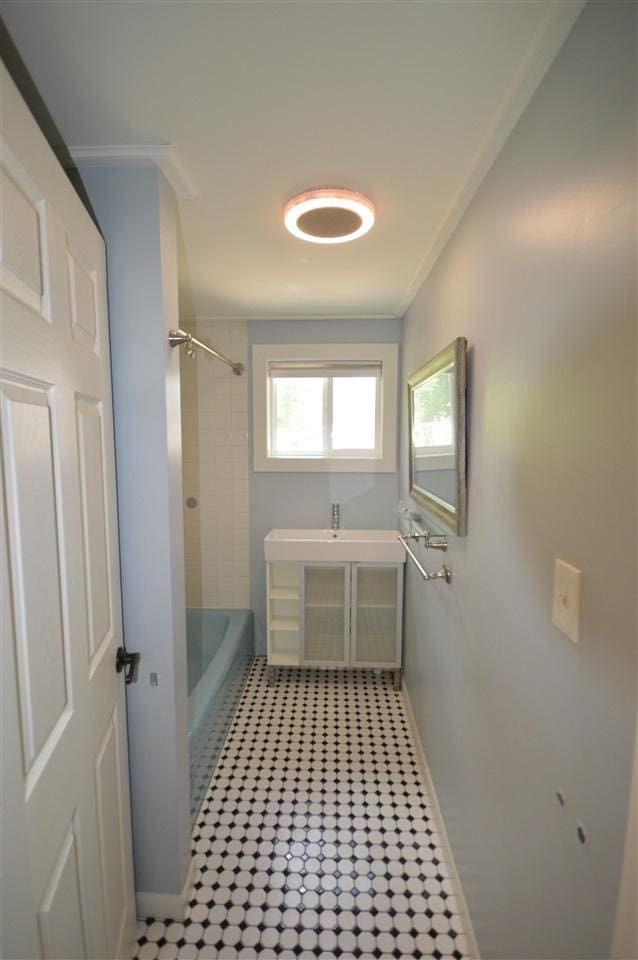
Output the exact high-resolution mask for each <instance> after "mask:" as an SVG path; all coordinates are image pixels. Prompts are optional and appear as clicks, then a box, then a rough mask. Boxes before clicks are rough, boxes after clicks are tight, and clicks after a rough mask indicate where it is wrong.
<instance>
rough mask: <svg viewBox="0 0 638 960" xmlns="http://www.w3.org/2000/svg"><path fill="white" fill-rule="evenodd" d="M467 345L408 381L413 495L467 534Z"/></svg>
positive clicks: (456, 346) (461, 342)
mask: <svg viewBox="0 0 638 960" xmlns="http://www.w3.org/2000/svg"><path fill="white" fill-rule="evenodd" d="M466 354H467V341H466V340H465V338H463V337H459V338H458V339H457V340H455V341H454V343H451V344H450V346H449V347H446V349H445V350H442V351H441V353H439V354H437V355H436V356H435V357H433V358H432V360H430V361H429V362H428V363H426V364H425V366H424V367H421V369H420V370H417V371H416V373H414V374H412V376H411V377H410V378H409V380H408V399H409V411H410V496H411V497H412V498H413V499H414V500H416V501H417V503H420V504H422V505H423V506H424V507H426V508H427V509H428V511H429V512H430V513H432V514H433V515H434V516H435V517H436V519H437V520H440V521H442V522H443V523H444V524H445V525H446V526H448V527H449V528H450V529H451V530H452V531H453V532H454V533H457V534H459V535H463V534H464V533H465V512H466V489H465V379H466V363H467V361H466Z"/></svg>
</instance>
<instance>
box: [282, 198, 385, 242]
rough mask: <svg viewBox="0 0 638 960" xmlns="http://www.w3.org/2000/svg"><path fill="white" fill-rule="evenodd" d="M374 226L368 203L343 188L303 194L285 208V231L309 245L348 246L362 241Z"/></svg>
mask: <svg viewBox="0 0 638 960" xmlns="http://www.w3.org/2000/svg"><path fill="white" fill-rule="evenodd" d="M373 223H374V206H373V204H372V203H371V202H370V200H368V198H367V197H364V196H363V194H361V193H355V192H354V190H346V189H345V188H344V187H319V188H317V189H316V190H306V191H305V192H304V193H299V194H297V196H296V197H292V199H291V200H289V201H288V203H287V204H286V206H285V207H284V225H285V227H286V229H287V230H289V231H290V233H292V234H293V235H294V236H295V237H299V239H300V240H308V241H310V243H347V241H348V240H356V239H358V237H362V236H363V235H364V234H365V233H367V232H368V230H369V229H370V228H371V226H372V224H373Z"/></svg>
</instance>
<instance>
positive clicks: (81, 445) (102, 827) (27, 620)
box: [0, 67, 135, 960]
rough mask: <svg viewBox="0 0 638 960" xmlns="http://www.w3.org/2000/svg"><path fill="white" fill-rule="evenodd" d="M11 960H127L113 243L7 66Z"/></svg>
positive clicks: (5, 593) (3, 151)
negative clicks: (109, 297)
mask: <svg viewBox="0 0 638 960" xmlns="http://www.w3.org/2000/svg"><path fill="white" fill-rule="evenodd" d="M0 69H1V71H2V72H1V77H0V81H1V85H2V89H1V94H2V111H1V115H0V124H1V129H0V133H1V135H2V140H1V144H0V168H1V169H0V176H1V178H2V182H1V185H0V200H1V202H2V216H1V221H2V223H1V226H2V243H1V253H0V259H1V265H0V270H1V274H0V288H1V290H0V296H1V305H0V309H1V335H2V343H1V347H2V357H1V364H2V370H1V384H0V402H1V415H2V484H3V493H2V514H3V516H2V557H1V564H2V718H1V720H2V812H1V824H0V825H1V830H2V864H1V866H2V918H1V919H2V947H1V955H2V957H3V958H7V960H8V958H29V960H33V958H38V957H51V958H58V960H73V958H89V957H93V958H101V960H105V958H113V957H125V956H130V953H129V950H130V947H131V945H132V942H133V933H134V922H135V921H134V914H135V910H134V887H133V869H132V853H131V826H130V804H129V781H128V761H127V738H126V714H125V704H124V679H123V676H124V675H123V674H122V673H120V674H117V673H116V670H115V660H116V651H117V649H118V647H119V645H120V644H121V643H122V623H121V606H120V590H119V571H118V543H117V525H116V504H115V470H114V453H113V425H112V407H111V392H110V377H109V344H108V327H107V312H106V280H105V255H104V244H103V241H102V239H101V237H100V235H99V233H98V231H97V229H96V228H95V226H94V224H93V222H92V221H91V219H90V217H89V216H88V214H87V212H86V211H85V209H84V207H83V206H82V204H81V202H80V200H79V198H78V197H77V195H76V194H75V192H74V191H73V189H72V187H71V185H70V183H69V182H68V180H67V178H66V176H65V174H64V172H63V170H62V168H61V167H60V166H59V164H58V163H57V161H56V159H55V157H54V155H53V153H52V152H51V150H50V149H49V147H48V145H47V143H46V142H45V140H44V137H43V136H42V134H41V133H40V131H39V129H38V127H37V126H36V124H35V121H34V120H33V118H32V116H31V114H30V113H29V111H28V110H27V108H26V106H25V104H24V101H23V100H22V98H21V97H20V95H19V93H18V91H17V90H16V88H15V86H14V84H13V82H12V80H11V79H10V78H9V76H8V74H7V72H6V71H5V69H4V67H1V68H0Z"/></svg>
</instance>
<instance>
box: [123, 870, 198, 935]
mask: <svg viewBox="0 0 638 960" xmlns="http://www.w3.org/2000/svg"><path fill="white" fill-rule="evenodd" d="M196 869H197V861H196V858H195V857H193V858H192V859H191V862H190V866H189V868H188V873H187V875H186V880H185V881H184V886H183V887H182V892H181V893H145V892H143V891H141V890H137V891H136V892H135V901H136V904H137V916H138V919H139V920H145V919H146V917H155V919H156V920H176V921H178V922H181V921H182V920H184V919H186V907H187V906H188V893H189V890H190V888H191V884H192V882H193V879H194V876H195V870H196Z"/></svg>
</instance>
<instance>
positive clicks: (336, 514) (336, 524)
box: [332, 503, 341, 530]
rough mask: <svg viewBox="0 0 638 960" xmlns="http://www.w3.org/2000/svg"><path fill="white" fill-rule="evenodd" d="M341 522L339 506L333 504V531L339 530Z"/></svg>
mask: <svg viewBox="0 0 638 960" xmlns="http://www.w3.org/2000/svg"><path fill="white" fill-rule="evenodd" d="M340 522H341V520H340V517H339V504H338V503H333V504H332V529H333V530H338V529H339V524H340Z"/></svg>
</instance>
